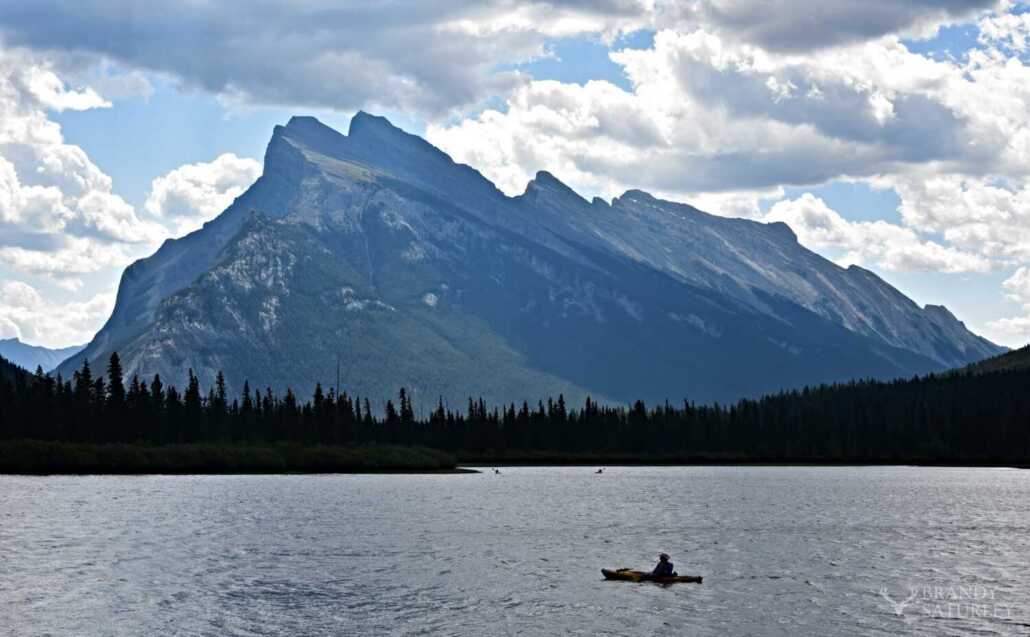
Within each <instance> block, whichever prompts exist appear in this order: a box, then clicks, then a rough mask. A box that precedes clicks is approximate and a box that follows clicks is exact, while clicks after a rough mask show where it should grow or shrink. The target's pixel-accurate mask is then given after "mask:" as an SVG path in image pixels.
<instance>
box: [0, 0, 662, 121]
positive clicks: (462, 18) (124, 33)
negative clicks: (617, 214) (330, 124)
mask: <svg viewBox="0 0 1030 637" xmlns="http://www.w3.org/2000/svg"><path fill="white" fill-rule="evenodd" d="M2 4H6V5H8V6H5V7H4V10H3V11H0V37H2V39H3V40H5V41H6V42H7V43H8V44H9V45H12V46H25V47H30V48H33V49H38V50H48V51H74V52H76V53H78V54H80V55H81V54H91V55H94V56H95V57H96V58H97V59H104V60H113V61H115V62H116V63H118V64H120V65H123V66H126V67H129V68H134V69H145V70H148V71H156V72H160V73H165V74H168V75H170V76H172V77H174V78H177V79H178V80H180V81H181V82H182V83H183V85H184V86H187V87H190V88H199V89H202V90H205V91H209V92H211V93H215V94H218V95H222V96H225V97H229V98H230V99H237V100H240V101H246V102H247V103H255V102H256V103H265V104H277V105H294V106H308V107H327V108H334V109H339V110H343V111H347V110H355V109H357V108H360V107H366V108H376V107H379V108H391V109H401V110H410V111H417V112H421V113H443V112H446V111H448V110H450V109H453V108H458V107H465V106H469V105H472V104H475V103H478V102H479V101H481V100H483V99H485V98H487V97H489V96H490V95H492V94H494V93H495V92H496V91H498V90H503V89H506V88H509V87H511V86H512V85H514V84H515V83H518V82H519V81H521V80H520V78H519V76H518V75H517V74H512V73H510V72H507V71H503V70H500V67H502V66H507V67H509V68H510V66H511V65H513V64H516V63H518V62H524V61H527V60H531V59H535V58H539V57H542V56H544V55H546V54H547V49H546V44H547V41H548V39H549V38H552V37H565V36H576V35H585V34H586V35H594V34H599V33H609V34H614V33H618V32H622V31H625V30H635V29H638V28H641V27H644V26H647V25H648V24H649V23H650V20H651V13H650V12H649V11H647V10H646V4H647V3H645V2H643V1H639V2H638V1H635V0H609V1H607V2H597V3H588V2H578V1H573V2H529V3H516V2H511V1H510V0H495V1H493V2H473V1H472V0H459V1H450V2H440V3H435V2H433V3H430V2H421V1H418V0H407V1H400V2H389V3H364V4H363V5H360V6H358V5H354V4H352V3H344V4H342V5H341V4H340V3H339V2H331V1H329V0H321V1H320V0H312V1H310V2H305V3H303V5H301V6H297V5H296V4H294V5H292V6H287V5H286V4H284V3H280V2H273V1H271V0H258V1H255V2H248V3H246V6H245V7H241V6H240V4H239V3H210V2H192V1H188V0H181V1H179V2H172V3H167V4H166V5H165V6H164V7H163V8H162V10H159V11H157V10H151V9H150V8H149V7H148V8H145V9H143V10H140V7H139V6H138V3H136V2H132V1H129V0H123V1H117V2H80V3H75V4H71V5H70V4H68V3H65V2H60V1H59V0H39V1H38V2H32V3H14V6H10V5H11V3H9V2H4V3H2ZM256 61H260V63H256Z"/></svg>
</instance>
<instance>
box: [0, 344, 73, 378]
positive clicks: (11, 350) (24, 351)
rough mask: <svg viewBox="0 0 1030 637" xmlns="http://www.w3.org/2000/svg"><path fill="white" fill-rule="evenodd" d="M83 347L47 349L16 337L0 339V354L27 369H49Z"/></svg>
mask: <svg viewBox="0 0 1030 637" xmlns="http://www.w3.org/2000/svg"><path fill="white" fill-rule="evenodd" d="M83 347H85V345H78V346H73V347H64V348H61V349H49V348H46V347H40V346H38V345H29V344H27V343H22V342H21V341H20V340H18V339H17V338H8V339H0V356H3V357H4V358H6V359H7V360H8V361H10V362H12V363H14V364H15V365H18V366H20V367H24V368H25V369H27V370H35V369H36V368H37V367H42V368H43V371H50V370H52V369H54V368H56V367H57V366H58V365H60V364H61V362H62V361H64V360H65V359H66V358H68V357H69V356H72V355H73V354H77V353H79V352H80V351H82V348H83Z"/></svg>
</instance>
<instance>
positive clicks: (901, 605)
mask: <svg viewBox="0 0 1030 637" xmlns="http://www.w3.org/2000/svg"><path fill="white" fill-rule="evenodd" d="M880 597H882V598H884V599H885V600H887V603H888V604H890V605H891V608H893V609H894V614H895V615H897V616H898V617H901V616H902V615H904V614H905V607H906V606H908V605H909V604H911V603H912V602H913V601H915V599H916V598H917V597H919V590H918V589H911V593H910V594H909V596H908V597H907V598H906V599H905V600H903V601H900V602H899V601H896V600H895V599H894V598H893V597H891V595H890V593H888V592H887V588H886V587H882V588H880Z"/></svg>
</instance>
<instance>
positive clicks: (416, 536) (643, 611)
mask: <svg viewBox="0 0 1030 637" xmlns="http://www.w3.org/2000/svg"><path fill="white" fill-rule="evenodd" d="M593 471H594V468H576V467H561V468H553V467H526V468H501V475H495V474H493V473H492V472H484V473H481V474H468V475H460V474H453V475H361V476H355V475H322V476H302V475H283V476H109V477H108V476H87V477H22V476H0V555H2V568H0V631H7V633H5V634H11V635H18V636H23V635H26V636H31V635H212V636H216V635H217V636H224V635H475V636H480V635H519V634H523V635H525V634H529V635H533V634H539V635H555V634H570V635H659V634H660V635H669V634H675V635H745V634H751V635H798V634H801V635H855V634H864V635H894V634H898V633H905V634H916V635H941V634H967V633H975V634H982V635H991V634H1017V635H1026V634H1030V628H1028V625H1030V612H1028V607H1030V594H1028V591H1030V472H1027V471H1020V470H1014V469H963V468H914V467H832V468H828V467H682V468H665V467H663V468H656V467H608V468H607V469H606V470H605V472H604V474H602V475H595V474H594V473H593ZM659 551H666V552H668V553H670V554H671V556H672V559H673V561H674V562H675V564H676V570H677V571H678V572H679V573H681V574H700V575H703V576H704V578H705V580H704V583H703V584H701V585H696V584H678V585H674V586H668V587H662V586H658V585H654V584H632V583H625V582H606V581H604V580H603V579H602V577H601V574H600V569H601V568H602V567H622V566H629V567H637V568H650V567H651V566H652V565H653V563H654V561H655V557H656V555H657V553H658V552H659Z"/></svg>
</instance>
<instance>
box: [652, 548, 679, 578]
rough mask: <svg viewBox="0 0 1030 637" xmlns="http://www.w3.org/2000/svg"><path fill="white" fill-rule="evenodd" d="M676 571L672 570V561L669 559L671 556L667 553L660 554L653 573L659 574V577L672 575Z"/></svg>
mask: <svg viewBox="0 0 1030 637" xmlns="http://www.w3.org/2000/svg"><path fill="white" fill-rule="evenodd" d="M675 574H676V572H675V571H673V570H672V562H670V561H669V556H668V555H667V554H665V553H660V554H659V555H658V564H657V565H656V566H655V567H654V570H653V571H651V575H657V576H658V577H670V576H672V575H675Z"/></svg>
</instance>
